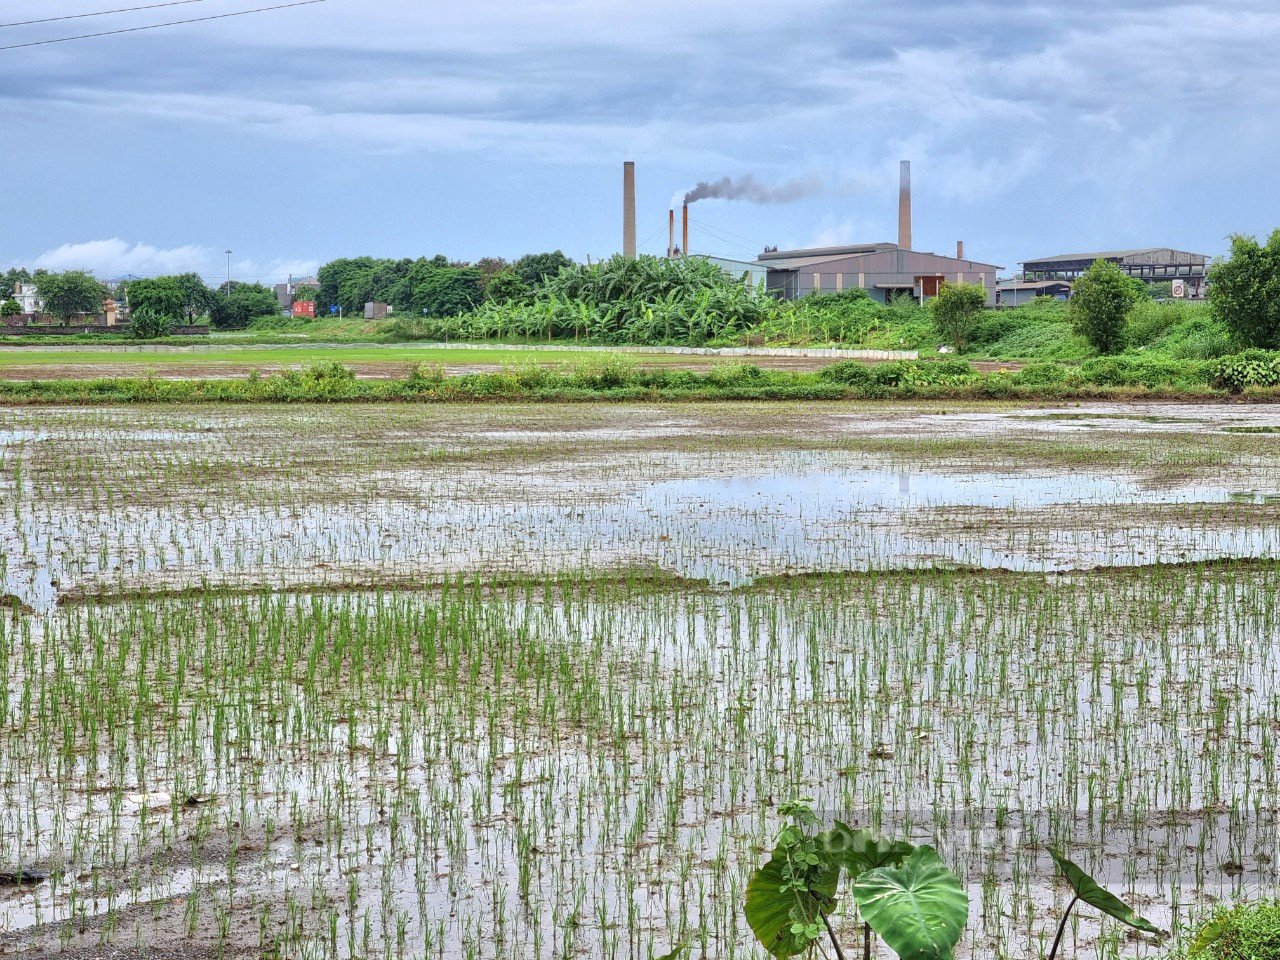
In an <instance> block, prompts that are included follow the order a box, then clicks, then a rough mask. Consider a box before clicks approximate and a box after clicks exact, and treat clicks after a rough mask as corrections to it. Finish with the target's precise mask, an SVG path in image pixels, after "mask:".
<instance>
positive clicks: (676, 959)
mask: <svg viewBox="0 0 1280 960" xmlns="http://www.w3.org/2000/svg"><path fill="white" fill-rule="evenodd" d="M688 950H689V945H688V944H687V943H681V944H678V945H677V946H676V948H675V949H674V950H672V951H671V952H670V953H664V954H663V955H662V956H660V957H654V958H653V960H680V958H681V957H683V956H684V955H685V953H686V952H687V951H688Z"/></svg>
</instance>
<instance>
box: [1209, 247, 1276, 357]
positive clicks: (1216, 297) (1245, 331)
mask: <svg viewBox="0 0 1280 960" xmlns="http://www.w3.org/2000/svg"><path fill="white" fill-rule="evenodd" d="M1209 304H1210V306H1211V307H1212V308H1213V313H1214V316H1215V317H1217V318H1218V319H1219V320H1220V321H1221V322H1222V323H1224V324H1225V325H1226V326H1227V327H1228V328H1229V329H1230V330H1231V333H1232V335H1233V336H1234V337H1235V339H1236V340H1237V342H1239V343H1240V345H1242V346H1245V347H1266V348H1269V349H1276V348H1280V230H1277V231H1275V232H1274V233H1273V234H1271V237H1270V238H1269V239H1268V240H1267V243H1266V246H1262V245H1261V244H1259V243H1258V241H1257V239H1255V238H1254V237H1242V236H1234V237H1232V238H1231V256H1230V258H1228V259H1227V260H1223V261H1221V262H1219V263H1216V264H1214V265H1213V267H1212V269H1211V270H1210V271H1209Z"/></svg>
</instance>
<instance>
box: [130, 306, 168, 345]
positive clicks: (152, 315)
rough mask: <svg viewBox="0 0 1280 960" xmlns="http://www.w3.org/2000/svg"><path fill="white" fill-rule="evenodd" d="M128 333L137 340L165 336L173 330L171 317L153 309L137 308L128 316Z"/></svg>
mask: <svg viewBox="0 0 1280 960" xmlns="http://www.w3.org/2000/svg"><path fill="white" fill-rule="evenodd" d="M129 322H130V324H131V330H130V332H131V333H132V334H133V336H134V337H136V338H137V339H139V340H154V339H156V338H157V337H163V336H167V335H168V333H169V331H171V330H172V329H173V317H171V316H169V315H168V314H166V313H163V312H161V311H160V310H157V309H156V308H154V307H138V308H137V309H136V310H134V311H133V312H132V313H130V314H129Z"/></svg>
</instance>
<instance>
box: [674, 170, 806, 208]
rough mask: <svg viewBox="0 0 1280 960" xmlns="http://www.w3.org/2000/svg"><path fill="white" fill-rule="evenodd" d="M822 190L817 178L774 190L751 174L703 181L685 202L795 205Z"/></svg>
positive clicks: (788, 182) (783, 184)
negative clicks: (738, 201)
mask: <svg viewBox="0 0 1280 960" xmlns="http://www.w3.org/2000/svg"><path fill="white" fill-rule="evenodd" d="M820 189H822V181H821V179H819V178H818V177H805V178H801V179H797V180H788V181H787V182H786V183H782V184H779V185H778V186H776V187H771V186H768V185H766V184H763V183H761V182H760V181H759V180H757V179H756V178H755V177H753V176H752V175H751V174H747V175H746V176H745V177H738V178H737V179H736V180H735V179H734V178H733V177H721V178H720V179H719V180H711V181H707V180H704V181H702V182H701V183H699V184H698V185H697V186H696V187H694V188H693V189H692V190H690V191H689V192H688V193H686V194H685V195H684V202H685V203H697V202H698V201H699V200H745V201H747V202H748V203H794V202H795V201H796V200H800V199H802V198H803V197H807V196H809V195H810V194H813V193H817V192H818V191H819V190H820Z"/></svg>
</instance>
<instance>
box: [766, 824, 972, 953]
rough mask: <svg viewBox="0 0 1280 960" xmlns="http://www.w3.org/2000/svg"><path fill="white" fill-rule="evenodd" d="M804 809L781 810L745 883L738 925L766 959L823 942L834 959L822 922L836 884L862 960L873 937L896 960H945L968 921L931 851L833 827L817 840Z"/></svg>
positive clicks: (831, 931)
mask: <svg viewBox="0 0 1280 960" xmlns="http://www.w3.org/2000/svg"><path fill="white" fill-rule="evenodd" d="M809 803H810V801H808V800H801V801H797V802H794V803H789V804H784V805H783V806H782V808H781V812H782V814H783V815H784V816H786V817H789V818H790V819H791V820H792V822H791V823H790V824H788V825H787V826H785V827H784V828H783V829H782V831H781V832H780V833H779V835H778V840H777V843H776V845H775V847H774V850H773V855H772V856H771V857H770V859H769V861H768V862H767V863H766V864H765V865H764V866H763V867H761V868H760V869H759V870H757V871H756V872H755V873H754V874H753V875H752V877H751V879H750V881H749V882H748V884H747V897H746V903H745V906H744V909H745V912H746V916H747V923H748V924H749V925H750V926H751V930H752V932H754V933H755V935H756V938H757V939H758V940H759V941H760V943H761V944H762V945H763V946H764V948H765V949H766V950H767V951H768V952H769V953H770V955H772V956H774V957H777V958H779V960H785V958H787V957H794V956H797V955H799V954H802V953H808V952H810V951H812V950H814V949H815V948H816V947H817V946H818V945H819V944H820V943H821V942H822V941H824V940H825V941H828V942H830V944H831V946H832V949H833V950H834V951H835V955H836V957H837V960H844V951H843V949H842V948H841V945H840V940H839V937H838V936H837V935H836V931H835V928H834V927H833V926H832V924H831V920H830V917H831V914H832V913H833V912H834V911H835V909H836V907H837V905H838V898H837V894H838V892H839V889H840V887H841V882H842V881H844V883H845V887H846V889H847V890H848V891H849V893H850V895H851V896H852V898H853V901H854V903H855V905H856V906H857V911H858V917H859V919H860V920H861V922H862V925H863V930H862V934H863V936H862V949H863V957H864V960H869V958H870V957H871V949H872V933H873V932H874V933H876V934H878V935H879V936H880V938H881V939H882V940H884V942H885V943H887V944H888V945H889V946H890V947H891V948H892V949H893V951H894V952H895V953H896V954H897V955H898V956H899V957H901V958H902V960H950V958H951V957H952V955H953V952H954V950H955V946H956V944H957V943H958V942H959V940H960V933H961V931H962V930H963V929H964V926H965V923H966V922H967V921H968V917H969V898H968V896H967V895H966V893H965V891H964V887H963V886H962V885H961V883H960V880H959V878H958V877H956V876H955V874H953V873H952V872H951V871H950V870H948V869H947V868H946V866H945V865H944V864H943V862H942V860H941V858H940V857H939V856H938V854H937V852H936V851H934V850H933V848H932V847H913V846H912V845H911V844H909V843H904V842H901V841H896V842H895V841H887V840H882V839H879V838H877V837H875V836H874V835H873V834H872V833H871V832H870V831H867V830H855V829H853V828H852V827H850V826H848V825H847V824H843V823H840V822H839V821H837V822H836V823H835V825H834V826H833V827H831V828H830V829H828V830H825V831H822V832H817V828H818V826H819V825H820V824H819V822H818V818H817V817H816V816H815V815H814V812H813V810H812V808H811V807H810V806H809Z"/></svg>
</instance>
